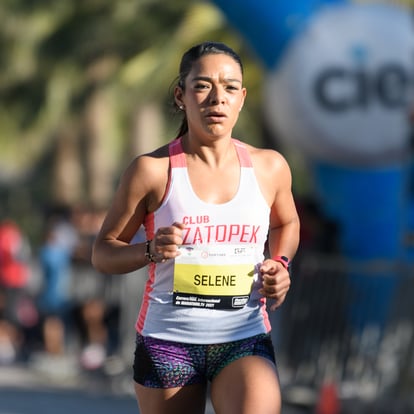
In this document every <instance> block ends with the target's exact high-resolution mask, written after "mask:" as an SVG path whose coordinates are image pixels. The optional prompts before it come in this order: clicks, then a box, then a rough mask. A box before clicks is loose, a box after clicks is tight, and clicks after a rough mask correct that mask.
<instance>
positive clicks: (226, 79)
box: [191, 76, 242, 85]
mask: <svg viewBox="0 0 414 414" xmlns="http://www.w3.org/2000/svg"><path fill="white" fill-rule="evenodd" d="M200 80H201V81H205V82H211V78H209V77H208V76H196V77H194V78H193V79H191V81H192V82H195V81H200ZM224 80H225V82H238V83H240V85H241V84H242V81H241V80H240V79H235V78H225V79H224Z"/></svg>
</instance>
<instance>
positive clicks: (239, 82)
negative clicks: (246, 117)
mask: <svg viewBox="0 0 414 414" xmlns="http://www.w3.org/2000/svg"><path fill="white" fill-rule="evenodd" d="M175 97H176V101H177V104H178V105H179V106H180V105H183V106H184V108H185V111H186V115H187V121H188V126H189V141H190V142H191V141H193V139H197V140H200V139H203V138H207V139H209V140H211V139H212V138H215V139H218V138H223V137H227V138H229V137H230V136H231V133H232V129H233V127H234V125H235V123H236V122H237V119H238V117H239V112H240V110H241V109H242V107H243V103H244V99H245V97H246V88H244V87H243V78H242V73H241V69H240V67H239V65H238V64H237V63H236V62H234V60H233V59H232V58H231V57H229V56H227V55H207V56H204V57H202V58H201V59H199V60H198V62H197V63H195V64H194V65H193V68H192V70H191V72H190V73H189V74H188V76H187V78H186V81H185V92H183V91H182V89H181V88H180V87H177V88H176V90H175Z"/></svg>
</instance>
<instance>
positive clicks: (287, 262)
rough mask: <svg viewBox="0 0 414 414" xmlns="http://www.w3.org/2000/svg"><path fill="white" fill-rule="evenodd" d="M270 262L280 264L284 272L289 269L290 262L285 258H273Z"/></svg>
mask: <svg viewBox="0 0 414 414" xmlns="http://www.w3.org/2000/svg"><path fill="white" fill-rule="evenodd" d="M272 260H274V261H275V262H279V263H281V264H282V265H283V266H284V268H285V269H286V270H288V269H289V263H290V260H289V259H288V258H287V257H286V256H274V257H272Z"/></svg>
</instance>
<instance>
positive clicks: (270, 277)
mask: <svg viewBox="0 0 414 414" xmlns="http://www.w3.org/2000/svg"><path fill="white" fill-rule="evenodd" d="M260 273H261V276H262V282H263V287H262V288H261V289H259V293H260V294H261V295H263V296H264V297H266V298H268V299H273V300H274V303H273V304H272V305H271V306H270V310H271V311H274V310H276V308H278V307H279V306H280V305H281V304H282V303H283V302H284V300H285V298H286V294H287V292H288V290H289V288H290V275H289V272H288V271H287V269H286V268H285V267H284V266H283V265H282V263H279V262H277V261H275V260H272V259H266V260H265V261H264V262H263V263H262V265H261V266H260Z"/></svg>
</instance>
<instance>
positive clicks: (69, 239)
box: [39, 215, 77, 355]
mask: <svg viewBox="0 0 414 414" xmlns="http://www.w3.org/2000/svg"><path fill="white" fill-rule="evenodd" d="M76 243H77V234H76V230H75V229H74V227H73V226H72V224H71V223H70V221H69V219H68V217H66V216H55V215H53V216H52V217H50V218H49V219H48V223H47V226H46V231H45V240H44V243H43V246H42V247H41V249H40V252H39V260H40V264H41V268H42V274H43V278H42V288H41V292H40V295H39V309H40V311H41V314H42V338H43V343H44V348H45V351H46V352H47V353H48V354H50V355H61V354H63V353H64V351H65V339H66V338H65V334H66V332H67V330H68V323H69V314H70V282H71V258H72V253H73V250H74V248H75V246H76Z"/></svg>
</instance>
